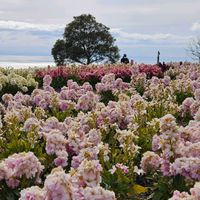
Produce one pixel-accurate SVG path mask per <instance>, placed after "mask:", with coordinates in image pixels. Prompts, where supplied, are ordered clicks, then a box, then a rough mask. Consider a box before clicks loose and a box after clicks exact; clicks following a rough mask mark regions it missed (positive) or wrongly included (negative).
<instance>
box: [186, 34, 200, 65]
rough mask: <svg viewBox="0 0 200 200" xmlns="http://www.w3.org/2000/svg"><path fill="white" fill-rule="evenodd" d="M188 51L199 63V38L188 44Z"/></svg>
mask: <svg viewBox="0 0 200 200" xmlns="http://www.w3.org/2000/svg"><path fill="white" fill-rule="evenodd" d="M188 51H189V52H190V54H191V55H192V56H193V57H194V58H195V59H198V60H199V63H200V37H197V38H196V39H193V40H192V41H191V42H190V44H189V47H188Z"/></svg>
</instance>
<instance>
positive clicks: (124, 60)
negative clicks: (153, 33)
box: [121, 54, 129, 64]
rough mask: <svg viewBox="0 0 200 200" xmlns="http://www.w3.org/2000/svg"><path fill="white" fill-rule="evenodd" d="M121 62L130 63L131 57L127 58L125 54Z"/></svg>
mask: <svg viewBox="0 0 200 200" xmlns="http://www.w3.org/2000/svg"><path fill="white" fill-rule="evenodd" d="M121 63H124V64H128V63H129V59H128V58H127V56H126V54H124V55H123V57H122V59H121Z"/></svg>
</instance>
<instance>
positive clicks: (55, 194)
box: [44, 167, 73, 200]
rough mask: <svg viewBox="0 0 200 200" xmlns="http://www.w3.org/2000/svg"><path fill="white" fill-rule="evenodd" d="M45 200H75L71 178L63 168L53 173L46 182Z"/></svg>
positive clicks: (54, 170)
mask: <svg viewBox="0 0 200 200" xmlns="http://www.w3.org/2000/svg"><path fill="white" fill-rule="evenodd" d="M44 191H45V193H46V195H45V200H52V199H53V200H61V199H63V200H64V199H66V200H73V192H72V191H73V186H72V182H71V177H70V176H69V175H68V174H65V172H64V170H63V169H62V168H61V167H58V168H55V169H53V170H52V171H51V174H49V175H48V176H47V178H46V180H45V182H44Z"/></svg>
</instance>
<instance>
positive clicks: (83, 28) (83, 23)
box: [52, 14, 119, 64]
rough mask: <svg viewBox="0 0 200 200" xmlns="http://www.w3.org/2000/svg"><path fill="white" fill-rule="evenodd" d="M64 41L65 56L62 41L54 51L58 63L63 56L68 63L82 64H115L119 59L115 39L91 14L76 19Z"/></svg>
mask: <svg viewBox="0 0 200 200" xmlns="http://www.w3.org/2000/svg"><path fill="white" fill-rule="evenodd" d="M62 41H63V42H64V45H65V54H64V53H63V44H61V40H58V41H57V42H56V44H55V45H54V48H53V49H52V55H53V57H54V59H55V62H56V63H58V62H57V60H60V58H62V59H63V56H65V59H64V60H66V61H68V62H76V63H81V64H91V63H98V62H111V63H114V62H116V61H117V60H118V59H119V49H118V47H117V46H116V45H114V42H115V39H114V38H113V36H112V35H111V34H110V33H109V28H108V27H106V26H105V25H103V24H102V23H98V22H97V21H96V19H95V17H93V16H92V15H90V14H88V15H86V14H83V15H80V16H77V17H74V20H73V21H72V22H71V23H69V24H67V25H66V28H65V30H64V34H63V40H62Z"/></svg>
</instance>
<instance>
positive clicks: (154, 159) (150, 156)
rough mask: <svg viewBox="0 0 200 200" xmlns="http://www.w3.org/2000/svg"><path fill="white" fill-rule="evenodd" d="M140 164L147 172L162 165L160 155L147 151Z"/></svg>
mask: <svg viewBox="0 0 200 200" xmlns="http://www.w3.org/2000/svg"><path fill="white" fill-rule="evenodd" d="M140 166H141V168H142V170H144V171H145V172H147V171H149V170H157V169H158V168H159V166H160V157H159V156H158V155H157V154H155V153H154V152H151V151H147V152H145V153H144V154H143V157H142V160H141V164H140Z"/></svg>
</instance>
